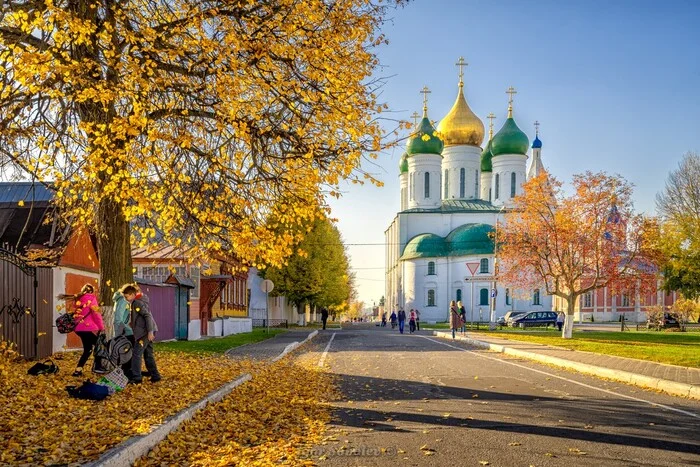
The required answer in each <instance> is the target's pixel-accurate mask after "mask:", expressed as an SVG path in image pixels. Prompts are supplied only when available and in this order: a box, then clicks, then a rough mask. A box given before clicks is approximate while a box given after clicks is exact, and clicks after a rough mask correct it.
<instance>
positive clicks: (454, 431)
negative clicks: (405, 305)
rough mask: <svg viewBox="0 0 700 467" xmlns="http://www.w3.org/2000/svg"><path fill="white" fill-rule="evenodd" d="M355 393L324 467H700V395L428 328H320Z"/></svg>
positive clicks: (320, 453)
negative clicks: (670, 391)
mask: <svg viewBox="0 0 700 467" xmlns="http://www.w3.org/2000/svg"><path fill="white" fill-rule="evenodd" d="M333 333H335V334H336V335H335V338H334V339H333V342H332V343H331V345H330V348H329V349H328V354H327V356H326V358H325V362H326V364H325V365H326V367H327V368H328V370H329V371H332V372H333V373H335V374H336V375H337V381H338V383H339V385H340V389H341V391H342V393H343V394H344V398H343V400H340V401H338V402H335V403H334V404H333V405H334V419H333V422H332V424H331V426H330V427H329V432H328V434H329V438H328V440H327V442H326V443H325V444H323V445H320V446H316V447H314V448H313V449H311V450H310V451H309V456H310V457H311V458H312V459H316V460H317V461H318V462H319V465H321V466H325V465H329V466H345V465H362V466H374V465H381V466H385V465H395V466H405V465H410V466H422V465H426V466H446V465H450V466H476V467H479V466H481V465H487V463H488V465H491V466H512V465H517V466H520V465H524V466H529V465H536V466H538V467H539V466H567V467H568V466H591V465H595V466H598V465H600V466H677V465H700V431H699V430H698V429H697V427H698V426H699V424H700V402H699V401H694V400H688V399H683V398H677V397H672V396H668V395H665V394H660V393H656V392H650V391H644V390H642V389H640V388H637V387H634V386H628V385H625V384H621V383H616V382H613V381H606V380H601V379H598V378H595V377H590V376H586V375H583V374H579V373H572V372H568V371H565V370H559V369H556V368H552V367H549V366H545V365H540V364H538V363H535V362H531V361H529V360H523V359H517V358H513V357H509V356H507V355H503V354H498V353H493V352H488V351H486V350H482V349H478V348H475V347H470V346H469V345H467V344H465V343H462V342H453V341H451V340H445V339H440V338H436V337H433V336H429V335H427V334H423V333H420V334H417V335H409V334H404V335H399V334H398V333H397V332H396V331H393V332H392V331H391V329H390V328H376V327H362V326H348V327H346V328H345V329H343V330H342V331H335V332H330V333H329V332H328V331H326V332H325V333H321V334H319V335H318V336H317V337H316V339H314V341H312V345H311V346H309V347H307V355H309V354H314V353H315V354H316V358H318V359H320V358H321V356H322V354H323V352H324V350H326V347H327V346H328V343H329V341H330V338H331V336H332V334H333Z"/></svg>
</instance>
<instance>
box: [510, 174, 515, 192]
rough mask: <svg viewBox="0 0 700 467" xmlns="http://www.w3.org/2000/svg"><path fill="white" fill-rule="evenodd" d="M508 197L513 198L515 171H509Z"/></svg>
mask: <svg viewBox="0 0 700 467" xmlns="http://www.w3.org/2000/svg"><path fill="white" fill-rule="evenodd" d="M510 197H511V198H515V172H511V173H510Z"/></svg>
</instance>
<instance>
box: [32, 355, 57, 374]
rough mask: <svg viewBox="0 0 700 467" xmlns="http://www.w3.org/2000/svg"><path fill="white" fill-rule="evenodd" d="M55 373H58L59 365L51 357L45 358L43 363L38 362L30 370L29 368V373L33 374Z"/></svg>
mask: <svg viewBox="0 0 700 467" xmlns="http://www.w3.org/2000/svg"><path fill="white" fill-rule="evenodd" d="M47 363H48V364H47ZM54 373H58V365H56V364H55V363H54V361H53V360H51V359H49V360H45V361H44V362H43V363H41V362H39V363H36V364H34V366H32V367H31V368H30V369H29V370H27V374H28V375H32V376H39V375H52V374H54Z"/></svg>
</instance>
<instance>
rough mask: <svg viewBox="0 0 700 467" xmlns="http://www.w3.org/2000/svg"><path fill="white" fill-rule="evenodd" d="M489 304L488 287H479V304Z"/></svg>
mask: <svg viewBox="0 0 700 467" xmlns="http://www.w3.org/2000/svg"><path fill="white" fill-rule="evenodd" d="M488 304H489V289H481V290H479V305H480V306H483V305H488Z"/></svg>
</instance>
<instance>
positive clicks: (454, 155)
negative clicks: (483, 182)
mask: <svg viewBox="0 0 700 467" xmlns="http://www.w3.org/2000/svg"><path fill="white" fill-rule="evenodd" d="M442 156H443V159H442V174H443V190H442V198H443V199H475V198H478V197H479V191H478V190H479V184H480V179H479V177H480V175H479V173H480V170H481V161H480V159H481V149H480V148H477V147H475V146H465V145H456V146H448V147H446V148H445V149H444V150H443V151H442ZM461 169H464V196H461V194H462V193H461V183H460V179H461ZM445 171H447V181H446V180H445ZM445 183H446V184H447V193H445Z"/></svg>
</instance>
